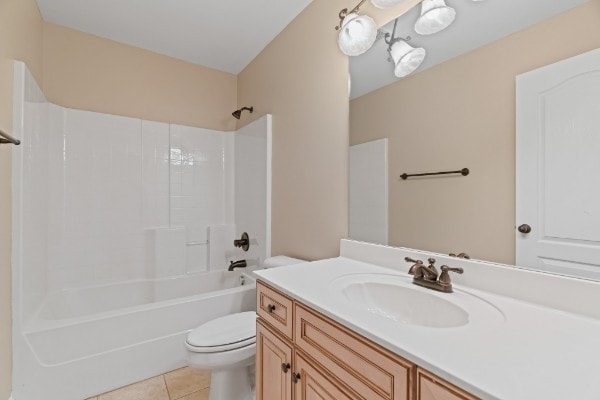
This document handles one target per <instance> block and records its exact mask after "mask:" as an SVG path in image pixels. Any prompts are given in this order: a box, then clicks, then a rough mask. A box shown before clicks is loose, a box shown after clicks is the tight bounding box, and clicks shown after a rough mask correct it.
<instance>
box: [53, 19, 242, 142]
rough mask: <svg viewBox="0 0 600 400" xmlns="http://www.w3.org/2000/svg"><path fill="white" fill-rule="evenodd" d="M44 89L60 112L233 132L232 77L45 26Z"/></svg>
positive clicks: (234, 89) (234, 80)
mask: <svg viewBox="0 0 600 400" xmlns="http://www.w3.org/2000/svg"><path fill="white" fill-rule="evenodd" d="M43 89H44V93H45V94H46V97H47V98H48V100H49V101H51V102H53V103H56V104H60V105H62V106H65V107H71V108H79V109H84V110H91V111H97V112H103V113H108V114H117V115H125V116H129V117H135V118H141V119H147V120H152V121H160V122H172V123H177V124H181V125H189V126H196V127H201V128H210V129H218V130H232V129H235V121H234V120H233V118H231V112H232V111H234V110H235V109H236V106H237V78H236V76H235V75H233V74H229V73H226V72H221V71H217V70H214V69H210V68H206V67H202V66H199V65H195V64H191V63H188V62H185V61H180V60H176V59H174V58H171V57H167V56H163V55H160V54H157V53H153V52H150V51H147V50H143V49H140V48H136V47H132V46H127V45H124V44H120V43H117V42H114V41H111V40H107V39H103V38H99V37H97V36H92V35H88V34H86V33H82V32H79V31H75V30H72V29H68V28H64V27H61V26H58V25H53V24H49V23H44V85H43Z"/></svg>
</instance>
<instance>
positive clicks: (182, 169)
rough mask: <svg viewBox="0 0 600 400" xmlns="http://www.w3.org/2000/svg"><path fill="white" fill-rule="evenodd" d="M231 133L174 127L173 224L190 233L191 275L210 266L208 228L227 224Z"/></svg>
mask: <svg viewBox="0 0 600 400" xmlns="http://www.w3.org/2000/svg"><path fill="white" fill-rule="evenodd" d="M231 140H232V139H231V134H228V133H224V132H218V131H213V130H209V129H201V128H192V127H185V126H179V125H171V224H172V225H175V226H184V227H185V228H186V230H187V243H188V246H187V249H188V252H187V261H186V268H187V271H188V272H196V271H203V270H206V269H207V267H208V255H207V253H208V245H207V241H208V234H207V232H208V226H209V225H219V224H225V223H227V222H229V221H227V216H228V215H229V214H230V210H229V209H228V199H227V195H228V191H229V190H230V189H229V185H230V182H229V178H228V177H229V176H230V174H229V173H228V166H229V165H231V164H230V163H231V162H232V161H231V160H230V159H231V156H232V155H231V153H230V152H229V151H228V149H229V146H230V145H229V142H230V141H231Z"/></svg>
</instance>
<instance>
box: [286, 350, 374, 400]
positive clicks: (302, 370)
mask: <svg viewBox="0 0 600 400" xmlns="http://www.w3.org/2000/svg"><path fill="white" fill-rule="evenodd" d="M294 374H297V375H296V377H297V378H296V379H295V382H296V383H295V384H294V392H295V395H296V396H295V398H294V399H295V400H358V399H359V398H358V397H353V396H351V395H349V394H348V393H346V391H345V390H343V389H342V388H341V386H340V385H338V384H336V383H334V381H333V379H331V378H330V377H329V376H328V375H327V373H326V372H322V371H321V370H320V369H318V368H315V367H314V366H313V365H312V364H311V363H310V362H308V361H306V360H305V359H304V358H303V357H302V356H301V355H300V354H299V353H296V355H295V357H294ZM373 400H375V399H373Z"/></svg>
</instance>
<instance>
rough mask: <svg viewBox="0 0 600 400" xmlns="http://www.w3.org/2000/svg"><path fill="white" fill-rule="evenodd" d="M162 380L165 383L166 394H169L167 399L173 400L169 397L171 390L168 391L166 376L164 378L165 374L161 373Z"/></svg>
mask: <svg viewBox="0 0 600 400" xmlns="http://www.w3.org/2000/svg"><path fill="white" fill-rule="evenodd" d="M161 377H162V380H163V382H164V383H165V389H167V396H169V400H173V399H172V398H171V392H170V391H169V385H167V378H165V374H162V375H161Z"/></svg>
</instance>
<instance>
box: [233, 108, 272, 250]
mask: <svg viewBox="0 0 600 400" xmlns="http://www.w3.org/2000/svg"><path fill="white" fill-rule="evenodd" d="M269 129H270V116H264V117H262V118H260V119H258V120H256V121H254V122H253V123H251V124H249V125H247V126H245V127H243V128H242V129H240V130H239V131H238V132H237V133H236V134H235V168H234V171H235V173H234V181H235V189H234V191H235V196H234V198H235V201H234V204H235V225H236V229H237V232H236V237H239V236H241V234H242V233H243V232H247V233H248V235H249V236H250V239H251V245H250V251H249V252H248V253H247V254H246V257H248V258H258V259H260V260H264V259H265V257H269V256H270V255H267V240H268V237H267V196H268V195H269V193H268V187H267V168H268V166H267V160H268V157H267V141H268V132H269Z"/></svg>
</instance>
